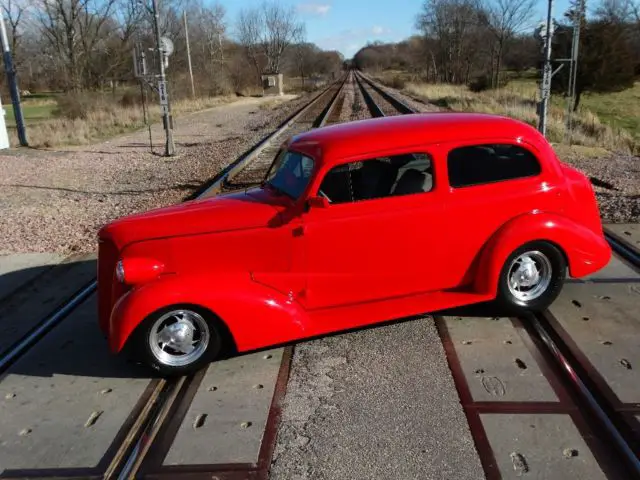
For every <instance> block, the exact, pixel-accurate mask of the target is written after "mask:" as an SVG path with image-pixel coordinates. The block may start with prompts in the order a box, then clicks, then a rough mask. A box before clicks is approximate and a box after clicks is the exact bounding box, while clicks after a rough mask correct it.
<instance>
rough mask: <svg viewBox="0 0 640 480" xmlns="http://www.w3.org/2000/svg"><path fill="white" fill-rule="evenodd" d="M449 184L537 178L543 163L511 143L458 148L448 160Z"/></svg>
mask: <svg viewBox="0 0 640 480" xmlns="http://www.w3.org/2000/svg"><path fill="white" fill-rule="evenodd" d="M447 167H448V170H449V183H450V185H451V186H452V187H468V186H471V185H482V184H484V183H493V182H501V181H504V180H512V179H515V178H524V177H531V176H534V175H538V174H539V173H540V171H541V170H540V163H539V162H538V159H537V158H536V157H535V155H533V154H532V153H531V152H530V151H528V150H526V149H524V148H522V147H520V146H518V145H509V144H491V145H472V146H468V147H460V148H455V149H453V150H451V151H450V152H449V155H448V157H447Z"/></svg>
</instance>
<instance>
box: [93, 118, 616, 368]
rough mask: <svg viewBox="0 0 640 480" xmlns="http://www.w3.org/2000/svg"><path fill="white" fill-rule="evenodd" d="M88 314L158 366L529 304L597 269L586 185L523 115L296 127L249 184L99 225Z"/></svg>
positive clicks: (594, 216)
mask: <svg viewBox="0 0 640 480" xmlns="http://www.w3.org/2000/svg"><path fill="white" fill-rule="evenodd" d="M99 238H100V245H99V259H98V262H99V263H98V265H99V266H98V290H99V312H100V315H99V317H100V327H101V329H102V331H103V332H104V333H105V335H106V336H107V338H108V342H109V346H110V349H111V350H112V351H113V352H119V351H121V349H123V347H124V346H125V344H126V345H127V346H131V347H132V348H133V350H134V352H135V353H137V354H138V355H139V357H140V358H141V359H142V360H143V361H144V362H145V363H147V364H149V365H151V366H153V367H155V368H156V369H158V370H160V371H161V372H162V373H163V374H183V373H185V372H190V371H193V370H194V369H197V368H199V367H201V366H202V365H203V364H204V363H205V362H208V361H210V360H212V359H215V358H216V357H218V356H220V355H221V353H222V352H223V351H225V350H226V348H231V349H234V350H235V351H239V352H243V351H247V350H253V349H258V348H262V347H267V346H272V345H276V344H282V343H286V342H290V341H293V340H298V339H302V338H308V337H313V336H318V335H323V334H327V333H329V332H335V331H340V330H345V329H350V328H354V327H360V326H363V325H370V324H374V323H377V322H382V321H385V320H391V319H399V318H402V317H406V316H409V315H415V314H420V313H423V312H428V311H434V310H440V309H444V308H450V307H455V306H461V305H465V304H471V303H476V302H482V301H487V300H492V299H496V298H497V299H499V301H501V302H503V303H504V304H506V305H507V306H511V307H517V308H518V309H528V310H538V309H543V308H545V307H546V306H548V305H549V304H550V303H551V302H552V301H553V300H554V299H555V298H556V296H557V295H558V293H559V292H560V290H561V288H562V284H563V282H564V279H565V275H566V273H565V272H566V270H567V268H568V271H569V274H570V275H571V276H573V277H582V276H585V275H587V274H590V273H593V272H595V271H597V270H599V269H600V268H602V267H604V266H605V265H606V264H607V263H608V261H609V259H610V257H611V250H610V248H609V246H608V244H607V242H606V241H605V239H604V236H603V231H602V225H601V221H600V215H599V211H598V206H597V203H596V199H595V195H594V192H593V190H592V188H591V184H590V182H589V180H588V178H586V177H585V176H584V175H583V174H581V173H580V172H578V171H577V170H575V169H573V168H571V167H569V166H567V165H564V164H562V163H561V162H560V161H559V160H558V159H557V157H556V155H555V153H554V151H553V149H552V148H551V146H550V145H549V143H547V141H546V140H545V138H544V137H543V136H542V135H541V134H539V133H538V132H537V131H536V130H535V129H533V128H532V127H530V126H528V125H526V124H523V123H520V122H518V121H515V120H512V119H509V118H503V117H498V116H492V115H484V114H470V113H469V114H467V113H428V114H413V115H403V116H396V117H388V118H378V119H371V120H362V121H357V122H350V123H344V124H340V125H335V126H330V127H325V128H319V129H316V130H312V131H309V132H307V133H303V134H300V135H297V136H295V137H293V138H292V139H290V140H289V141H288V142H286V143H285V144H284V145H283V146H282V148H281V150H280V151H279V153H278V154H277V156H276V158H275V160H274V163H273V165H272V166H271V168H270V170H269V172H268V173H267V175H266V177H265V180H264V182H263V184H262V185H260V186H257V187H255V188H251V189H248V190H245V191H240V192H232V193H228V194H223V195H219V196H217V197H213V198H206V199H202V200H196V201H190V202H187V203H182V204H179V205H175V206H171V207H168V208H160V209H157V210H152V211H150V212H146V213H142V214H136V215H132V216H129V217H125V218H122V219H119V220H117V221H115V222H113V223H111V224H109V225H107V226H105V227H104V228H103V229H102V230H101V231H100V233H99Z"/></svg>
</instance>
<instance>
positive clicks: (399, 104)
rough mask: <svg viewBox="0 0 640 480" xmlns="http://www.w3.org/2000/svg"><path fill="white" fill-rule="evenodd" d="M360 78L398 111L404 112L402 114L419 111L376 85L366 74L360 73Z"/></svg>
mask: <svg viewBox="0 0 640 480" xmlns="http://www.w3.org/2000/svg"><path fill="white" fill-rule="evenodd" d="M359 76H360V78H361V79H362V80H364V81H365V83H366V84H367V85H369V86H370V87H371V88H373V89H374V90H375V91H376V92H377V93H379V94H380V95H382V97H383V98H384V99H385V100H386V101H387V102H389V103H390V104H391V105H393V107H394V108H395V109H396V110H398V112H400V113H402V114H411V113H417V112H416V110H414V109H413V108H411V107H410V106H409V105H407V104H406V103H404V102H403V101H402V100H400V99H398V98H396V97H394V96H393V95H391V94H390V93H389V92H387V91H386V90H384V89H382V88H381V87H380V86H378V85H376V84H375V83H374V82H373V81H372V80H371V79H369V78H367V77H366V76H364V75H363V74H360V75H359Z"/></svg>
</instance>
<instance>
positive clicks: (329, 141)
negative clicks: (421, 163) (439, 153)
mask: <svg viewBox="0 0 640 480" xmlns="http://www.w3.org/2000/svg"><path fill="white" fill-rule="evenodd" d="M489 137H493V138H496V137H498V138H509V139H514V140H515V139H516V138H521V139H522V140H524V141H527V142H529V143H531V144H533V145H534V146H536V147H540V146H542V147H543V148H545V145H544V143H545V141H544V137H543V136H542V135H541V134H540V133H539V132H538V131H537V130H535V129H534V128H533V127H531V126H530V125H527V124H526V123H523V122H520V121H518V120H515V119H512V118H509V117H503V116H499V115H493V114H486V113H458V112H429V113H413V114H407V115H397V116H391V117H379V118H370V119H365V120H357V121H352V122H347V123H341V124H337V125H331V126H328V127H322V128H317V129H313V130H309V131H307V132H304V133H301V134H298V135H295V136H293V137H291V138H290V139H289V140H288V142H287V147H288V148H290V149H292V150H296V151H299V152H301V153H304V154H307V155H310V156H312V157H314V158H316V159H320V158H322V159H323V161H325V162H330V163H331V162H332V161H333V160H338V159H341V158H348V157H352V156H355V155H361V154H367V153H368V152H372V153H373V152H376V151H381V150H387V149H393V148H398V147H402V146H407V147H411V146H412V145H416V146H417V145H425V144H430V143H440V142H449V141H454V140H455V141H465V140H475V139H477V140H479V141H481V140H482V139H483V138H489ZM541 142H543V143H542V144H541Z"/></svg>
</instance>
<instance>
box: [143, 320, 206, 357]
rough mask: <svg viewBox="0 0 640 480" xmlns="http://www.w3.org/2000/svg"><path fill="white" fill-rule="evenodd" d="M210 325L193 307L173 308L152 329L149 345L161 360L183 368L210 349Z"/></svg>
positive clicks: (155, 355)
mask: <svg viewBox="0 0 640 480" xmlns="http://www.w3.org/2000/svg"><path fill="white" fill-rule="evenodd" d="M210 337H211V333H210V331H209V325H208V324H207V322H206V321H205V319H204V318H202V316H201V315H200V314H199V313H196V312H194V311H192V310H173V311H171V312H168V313H165V314H164V315H162V316H161V317H160V318H158V320H156V321H155V323H154V324H153V326H152V327H151V330H150V332H149V348H150V349H151V353H152V354H153V356H154V357H156V359H157V360H158V362H159V363H161V364H163V365H167V366H170V367H182V366H185V365H190V364H192V363H194V362H196V361H197V360H198V359H200V357H202V355H203V354H204V353H205V352H206V351H207V347H208V346H209V341H210Z"/></svg>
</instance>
